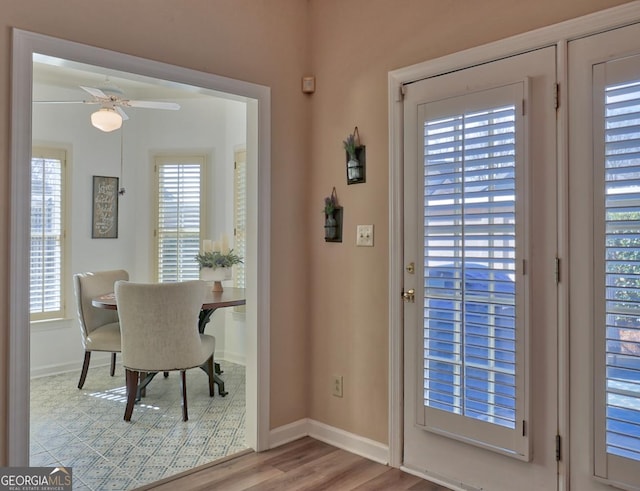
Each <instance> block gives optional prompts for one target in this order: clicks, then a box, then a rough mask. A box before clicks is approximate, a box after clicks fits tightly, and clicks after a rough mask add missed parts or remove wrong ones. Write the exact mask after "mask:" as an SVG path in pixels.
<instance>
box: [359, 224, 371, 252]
mask: <svg viewBox="0 0 640 491" xmlns="http://www.w3.org/2000/svg"><path fill="white" fill-rule="evenodd" d="M356 246H358V247H373V225H358V226H357V227H356Z"/></svg>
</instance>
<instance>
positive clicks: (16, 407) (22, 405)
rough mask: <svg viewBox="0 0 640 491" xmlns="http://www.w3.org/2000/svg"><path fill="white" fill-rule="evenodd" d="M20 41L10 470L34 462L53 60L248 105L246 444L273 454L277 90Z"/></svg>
mask: <svg viewBox="0 0 640 491" xmlns="http://www.w3.org/2000/svg"><path fill="white" fill-rule="evenodd" d="M13 39H14V43H13V46H14V48H13V74H12V76H13V80H12V82H13V83H12V86H13V91H12V107H13V112H12V135H13V136H12V163H11V166H12V183H11V186H12V187H11V189H12V196H11V206H12V213H11V217H12V223H11V238H12V240H11V244H10V254H11V269H10V290H11V292H12V293H11V298H10V316H9V317H10V346H11V348H10V359H9V389H10V391H11V394H12V398H11V399H10V401H9V408H8V411H9V421H8V433H9V465H11V466H26V465H28V462H29V445H28V443H29V392H30V390H29V388H30V365H29V358H30V351H31V336H32V333H31V330H30V329H25V328H24V326H29V325H30V323H29V250H30V246H29V244H30V228H29V224H30V201H29V197H30V169H29V162H30V156H31V147H32V135H33V128H34V124H35V121H33V120H32V109H33V106H32V87H33V83H34V75H33V73H34V71H33V63H34V60H35V59H40V60H42V59H45V58H46V59H48V60H49V61H52V60H59V61H58V62H53V64H52V65H51V66H55V63H58V65H59V66H60V67H64V68H67V69H78V68H79V67H80V66H93V67H99V69H100V70H103V72H102V74H101V75H96V76H104V73H105V72H113V73H117V74H121V75H126V77H123V80H124V79H126V80H131V83H134V84H139V83H145V82H146V83H149V82H150V81H153V82H154V83H153V84H152V85H158V86H159V87H160V88H161V89H162V90H173V91H178V92H180V91H183V92H185V93H190V94H191V95H192V96H194V97H199V98H207V97H209V98H213V97H216V98H219V99H224V100H228V101H233V102H235V103H241V104H243V105H244V107H245V117H246V161H247V180H246V189H247V191H246V198H247V203H246V204H247V217H246V223H247V229H246V239H247V240H246V251H245V254H246V256H245V270H246V284H245V288H246V298H247V306H246V347H247V350H246V387H247V388H246V410H247V412H246V445H247V447H250V448H253V449H254V450H263V449H265V448H266V447H267V445H268V421H269V412H268V407H269V385H268V381H269V360H268V332H269V315H268V306H269V298H268V290H269V289H268V288H266V287H264V286H265V285H268V284H269V264H268V257H269V250H268V247H261V248H260V250H258V248H257V244H258V243H261V244H269V242H270V241H269V233H270V231H269V229H268V226H267V225H268V223H269V214H270V209H269V203H270V143H269V138H270V132H269V120H270V115H269V110H270V103H269V101H270V95H269V89H268V88H267V87H263V86H259V85H255V84H251V83H247V82H242V81H238V80H232V79H228V78H225V77H220V76H216V75H212V74H207V73H203V72H197V71H193V70H188V69H185V68H181V67H177V66H173V65H167V64H163V63H159V62H154V61H150V60H146V59H141V58H137V57H133V56H130V55H126V54H122V53H116V52H112V51H108V50H104V49H100V48H94V47H90V46H85V45H81V44H78V43H73V42H69V41H63V40H59V39H55V38H51V37H48V36H43V35H39V34H34V33H29V32H26V31H20V30H14V33H13ZM258 162H260V165H258ZM78 165H79V164H78ZM132 166H133V164H132ZM126 172H127V171H126V170H125V173H126ZM131 191H133V190H131ZM212 233H213V231H212ZM142 269H143V271H142V272H141V273H140V277H141V278H142V277H144V276H145V275H149V271H144V268H142ZM147 277H148V276H147ZM149 280H151V278H149ZM70 310H71V311H73V309H70ZM67 317H69V315H67ZM258 319H260V321H258ZM76 342H77V338H76ZM258 378H259V379H260V380H258Z"/></svg>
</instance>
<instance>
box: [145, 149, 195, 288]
mask: <svg viewBox="0 0 640 491" xmlns="http://www.w3.org/2000/svg"><path fill="white" fill-rule="evenodd" d="M203 169H204V158H203V157H171V158H168V157H159V158H157V159H156V166H155V171H156V184H157V188H156V190H157V196H158V199H157V215H156V216H157V222H156V237H155V238H156V250H157V254H156V261H157V263H156V270H157V280H158V281H159V282H169V281H185V280H195V279H198V278H199V267H198V263H197V262H196V260H195V256H196V254H198V252H199V250H200V231H201V220H202V203H201V198H202V183H203Z"/></svg>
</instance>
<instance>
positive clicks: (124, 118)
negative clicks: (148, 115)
mask: <svg viewBox="0 0 640 491" xmlns="http://www.w3.org/2000/svg"><path fill="white" fill-rule="evenodd" d="M114 109H115V110H116V112H117V113H118V114H119V115H120V116H122V120H123V121H126V120H127V119H129V116H127V113H125V112H124V111H123V110H122V108H121V107H120V106H115V107H114Z"/></svg>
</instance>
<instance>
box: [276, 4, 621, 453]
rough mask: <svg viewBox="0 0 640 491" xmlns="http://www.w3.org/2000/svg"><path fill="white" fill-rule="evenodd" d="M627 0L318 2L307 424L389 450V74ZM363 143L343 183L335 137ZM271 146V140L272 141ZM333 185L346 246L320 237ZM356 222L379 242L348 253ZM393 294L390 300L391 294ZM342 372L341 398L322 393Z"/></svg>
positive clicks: (310, 209) (352, 247)
mask: <svg viewBox="0 0 640 491" xmlns="http://www.w3.org/2000/svg"><path fill="white" fill-rule="evenodd" d="M622 3H626V2H625V1H624V0H589V1H588V0H561V1H558V0H537V1H530V0H482V1H475V0H448V1H438V0H349V1H344V0H315V1H312V2H311V4H310V5H311V12H310V18H311V25H312V27H311V39H312V45H311V49H312V62H313V71H314V72H315V74H316V76H317V82H316V86H317V92H316V93H315V94H314V95H313V100H312V104H311V128H312V141H311V154H312V156H313V159H312V164H313V165H312V168H311V183H312V184H311V190H310V193H309V197H308V200H309V203H308V205H307V207H308V218H309V225H310V228H309V237H310V240H311V244H310V245H311V249H310V251H311V252H310V261H311V262H310V265H311V270H310V283H311V298H312V299H313V301H312V303H311V305H310V314H311V315H310V318H309V325H310V328H311V331H310V339H309V342H310V346H311V351H310V353H311V373H310V377H311V383H310V387H311V394H310V406H309V417H310V418H312V419H315V420H318V421H322V422H323V423H326V424H328V425H330V426H335V427H338V428H342V429H344V430H347V431H350V432H353V433H356V434H358V435H361V436H364V437H367V438H371V439H373V440H376V441H379V442H387V431H388V424H387V418H388V411H387V403H388V397H387V390H388V386H387V378H388V377H387V373H388V332H389V331H388V313H389V311H388V307H387V301H386V300H387V280H388V272H387V264H388V261H387V255H388V239H387V234H388V225H389V223H388V216H387V215H388V190H387V187H388V171H389V167H388V152H389V145H388V140H389V138H388V114H387V103H388V102H387V73H388V72H389V71H390V70H394V69H397V68H401V67H405V66H409V65H412V64H415V63H419V62H422V61H426V60H429V59H432V58H436V57H440V56H443V55H446V54H448V53H454V52H457V51H460V50H464V49H467V48H471V47H474V46H478V45H482V44H486V43H488V42H491V41H495V40H498V39H502V38H506V37H508V36H511V35H514V34H517V33H521V32H526V31H530V30H533V29H536V28H539V27H543V26H546V25H550V24H555V23H558V22H561V21H563V20H567V19H570V18H572V17H578V16H580V15H585V14H588V13H591V12H593V11H596V10H601V9H604V8H608V7H612V6H615V5H619V4H622ZM356 125H357V126H358V131H359V133H360V136H361V137H362V142H363V143H364V144H365V145H366V146H367V182H366V183H365V184H355V185H350V186H347V184H346V178H345V169H344V167H345V164H344V152H343V150H342V148H341V145H340V143H341V141H342V140H343V139H344V138H345V137H346V136H347V134H348V133H349V132H351V131H353V128H354V126H356ZM274 145H276V146H277V145H278V142H274ZM332 186H336V189H337V192H338V198H339V199H340V202H341V204H342V205H343V206H344V227H345V228H344V242H343V243H342V244H334V243H325V242H324V241H323V240H322V223H321V213H320V210H321V209H322V199H323V197H324V196H327V195H328V194H329V193H330V192H331V188H332ZM356 224H374V226H375V246H374V247H373V248H372V249H371V248H360V247H358V248H356V247H355V228H356ZM399 294H400V292H398V295H399ZM332 374H338V375H343V377H344V397H343V398H342V399H340V398H336V397H332V396H331V395H330V376H331V375H332Z"/></svg>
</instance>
